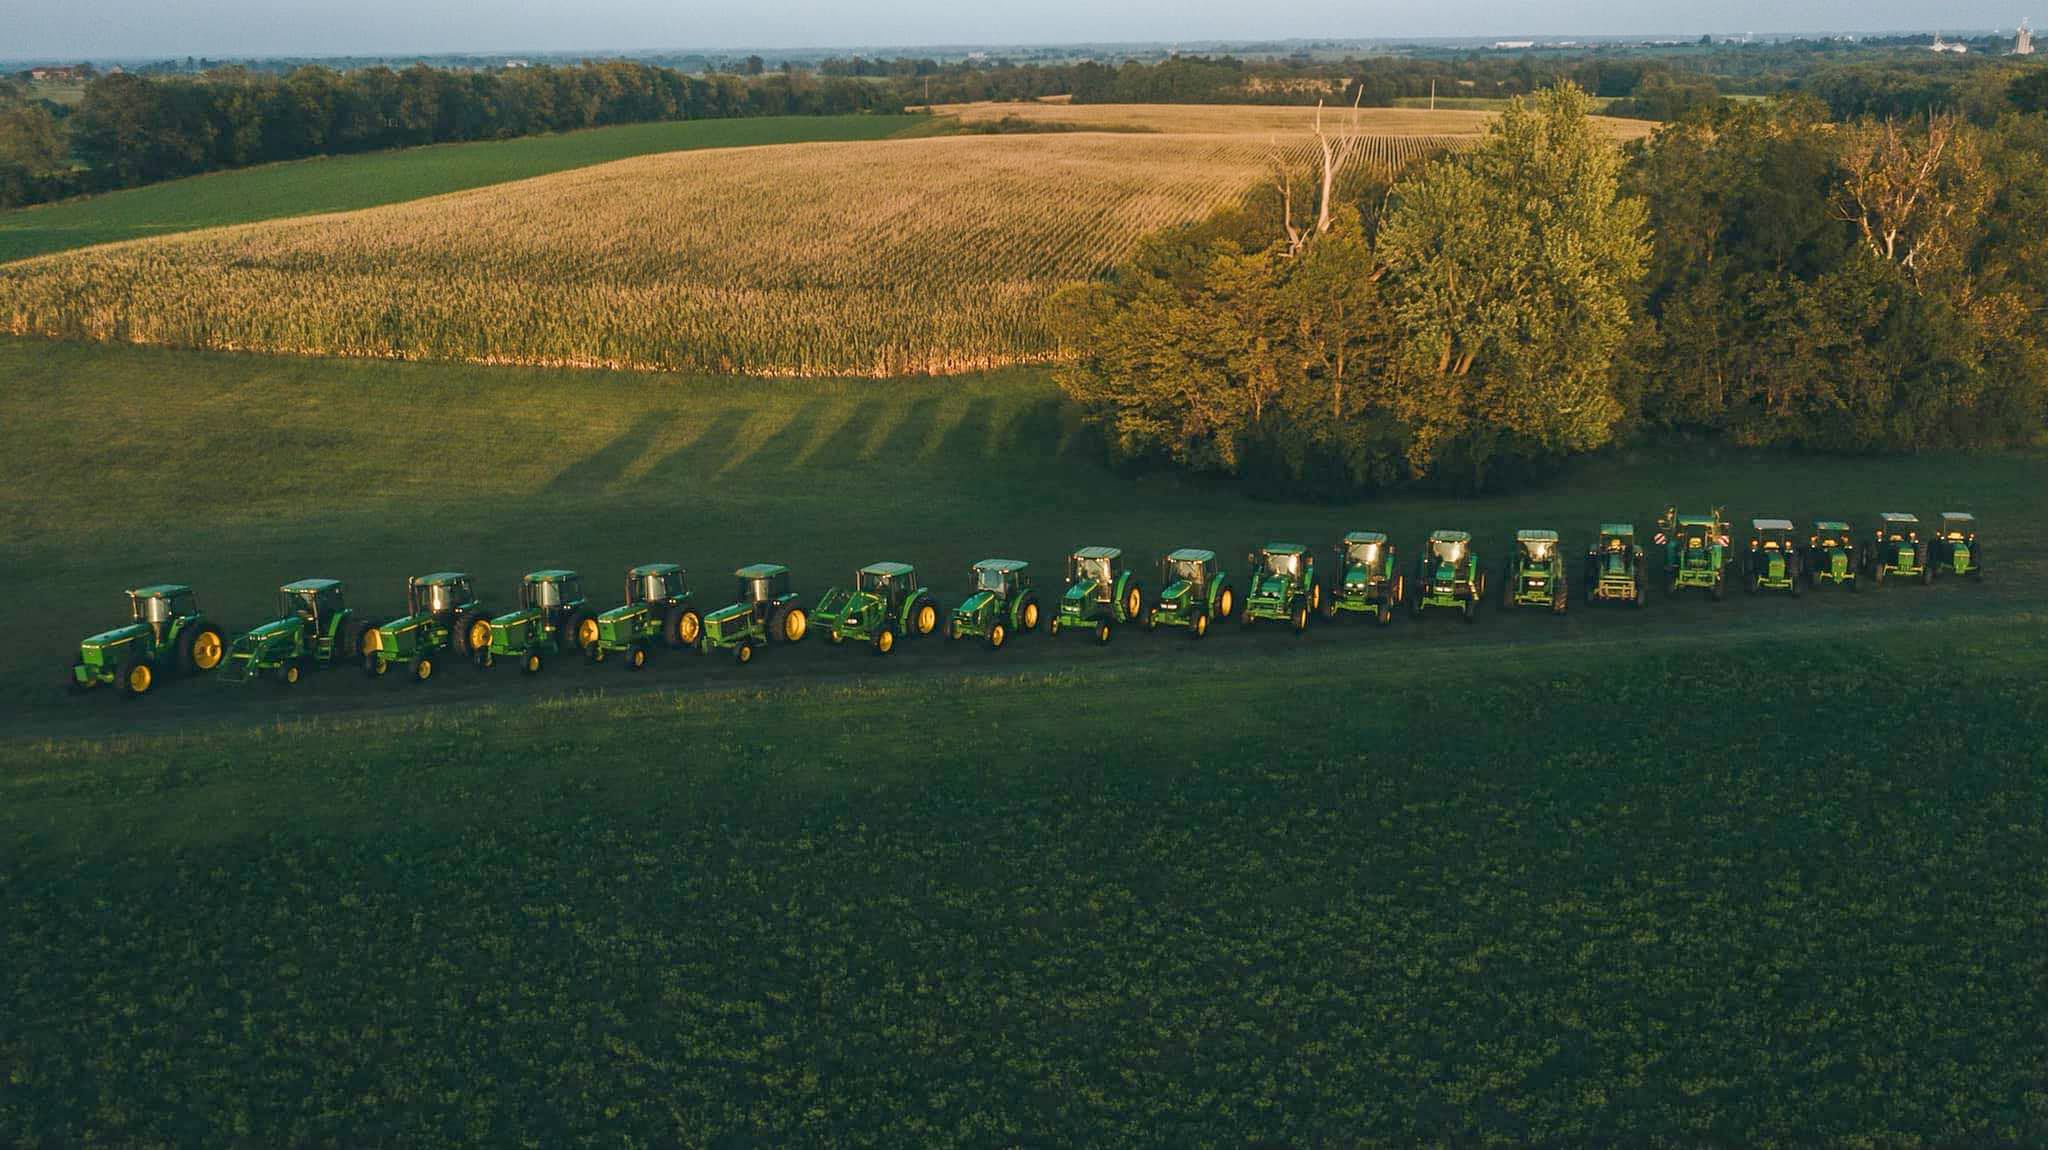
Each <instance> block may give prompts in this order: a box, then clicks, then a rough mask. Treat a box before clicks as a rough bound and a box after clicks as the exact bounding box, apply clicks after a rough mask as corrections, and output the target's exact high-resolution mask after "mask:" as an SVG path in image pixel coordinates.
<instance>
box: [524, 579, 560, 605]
mask: <svg viewBox="0 0 2048 1150" xmlns="http://www.w3.org/2000/svg"><path fill="white" fill-rule="evenodd" d="M526 605H527V606H529V607H560V606H561V605H562V585H561V584H560V583H556V582H554V581H553V580H549V581H548V582H545V583H528V584H527V585H526Z"/></svg>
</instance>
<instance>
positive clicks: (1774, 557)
mask: <svg viewBox="0 0 2048 1150" xmlns="http://www.w3.org/2000/svg"><path fill="white" fill-rule="evenodd" d="M1795 530H1796V528H1794V527H1793V526H1792V521H1791V520H1790V519H1752V520H1750V521H1749V550H1748V551H1745V552H1743V555H1742V589H1743V590H1744V591H1747V592H1749V593H1750V594H1752V595H1754V594H1756V593H1758V592H1759V591H1790V592H1791V593H1792V594H1793V596H1794V597H1797V596H1798V595H1799V593H1800V591H1801V590H1802V589H1803V588H1804V587H1805V585H1806V571H1805V557H1804V556H1802V555H1801V554H1800V552H1799V543H1798V540H1797V539H1796V538H1794V537H1793V534H1792V532H1793V531H1795Z"/></svg>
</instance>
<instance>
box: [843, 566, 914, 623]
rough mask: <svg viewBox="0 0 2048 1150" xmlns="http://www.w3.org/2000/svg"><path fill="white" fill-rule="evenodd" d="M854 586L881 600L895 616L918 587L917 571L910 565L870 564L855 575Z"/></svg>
mask: <svg viewBox="0 0 2048 1150" xmlns="http://www.w3.org/2000/svg"><path fill="white" fill-rule="evenodd" d="M854 586H855V587H856V588H857V589H859V590H860V591H863V592H865V593H866V594H869V595H873V596H874V597H875V598H877V599H880V600H881V601H882V602H883V603H884V604H886V605H887V607H888V610H889V613H890V614H892V615H893V614H895V612H896V608H898V607H900V606H902V604H903V596H904V595H905V594H906V593H908V592H909V591H910V590H912V589H913V588H915V587H916V586H917V569H916V568H914V567H912V566H911V565H910V564H908V563H870V564H868V565H867V566H866V567H863V568H861V569H860V570H859V571H858V572H856V573H855V574H854Z"/></svg>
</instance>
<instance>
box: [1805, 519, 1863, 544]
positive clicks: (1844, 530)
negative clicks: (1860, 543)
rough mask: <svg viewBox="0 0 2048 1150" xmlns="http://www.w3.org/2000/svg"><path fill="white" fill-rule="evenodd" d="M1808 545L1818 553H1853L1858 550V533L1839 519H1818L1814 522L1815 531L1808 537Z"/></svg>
mask: <svg viewBox="0 0 2048 1150" xmlns="http://www.w3.org/2000/svg"><path fill="white" fill-rule="evenodd" d="M1806 545H1807V546H1808V547H1811V548H1814V549H1815V550H1818V551H1833V550H1836V549H1841V550H1848V551H1853V550H1855V548H1856V532H1855V529H1854V528H1851V527H1850V526H1849V525H1848V524H1847V523H1844V522H1842V521H1841V520H1839V519H1816V520H1814V521H1813V531H1812V532H1811V533H1810V534H1808V535H1807V537H1806Z"/></svg>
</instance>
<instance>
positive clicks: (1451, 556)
mask: <svg viewBox="0 0 2048 1150" xmlns="http://www.w3.org/2000/svg"><path fill="white" fill-rule="evenodd" d="M1429 553H1430V554H1431V555H1434V556H1436V558H1437V560H1438V561H1439V562H1442V563H1457V562H1459V561H1461V560H1463V559H1464V558H1465V541H1464V540H1463V539H1432V540H1430V541H1429Z"/></svg>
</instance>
